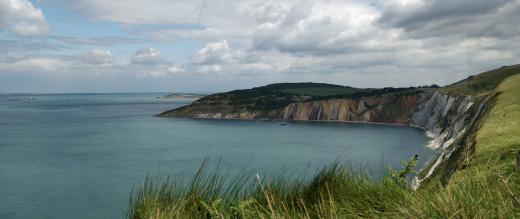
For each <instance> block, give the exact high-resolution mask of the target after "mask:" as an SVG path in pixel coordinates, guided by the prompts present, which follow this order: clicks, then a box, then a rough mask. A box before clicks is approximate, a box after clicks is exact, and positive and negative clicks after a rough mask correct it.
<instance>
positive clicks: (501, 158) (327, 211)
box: [128, 67, 520, 218]
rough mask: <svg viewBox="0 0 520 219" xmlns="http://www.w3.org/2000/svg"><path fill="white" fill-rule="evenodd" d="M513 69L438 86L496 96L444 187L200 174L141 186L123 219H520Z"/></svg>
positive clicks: (519, 100)
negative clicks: (471, 151) (470, 154)
mask: <svg viewBox="0 0 520 219" xmlns="http://www.w3.org/2000/svg"><path fill="white" fill-rule="evenodd" d="M515 68H516V67H515ZM513 71H515V72H518V68H517V69H516V70H515V69H513V70H510V69H502V71H494V73H488V74H486V73H484V76H485V77H487V78H488V79H491V81H492V82H490V83H482V78H481V77H477V79H474V78H473V79H471V80H468V81H466V82H467V83H457V84H454V85H451V86H448V87H447V88H443V89H444V90H443V91H444V92H448V93H452V92H460V93H466V94H467V93H473V94H475V93H477V94H478V95H483V94H489V93H491V92H494V91H498V92H500V95H499V96H498V97H497V101H496V104H495V106H494V107H493V108H492V109H491V111H490V113H489V114H488V115H487V116H486V118H485V120H484V122H483V126H482V128H481V129H480V130H479V132H478V134H477V137H476V141H477V144H476V155H475V158H474V159H473V160H471V162H470V165H469V166H468V167H467V168H466V169H463V170H459V171H457V172H456V173H455V174H454V176H453V177H452V179H451V181H450V183H449V184H448V186H446V187H442V186H440V185H437V184H435V182H430V183H432V185H430V186H428V187H425V188H423V189H420V190H419V191H416V192H414V191H411V190H409V189H407V188H402V187H401V186H400V185H399V184H395V183H393V182H392V181H391V180H386V181H384V182H380V181H376V182H374V181H370V180H367V179H366V178H364V177H360V176H358V175H356V174H352V173H351V172H350V171H348V169H347V168H345V167H341V166H335V165H332V166H330V167H328V168H325V169H324V170H323V171H321V172H319V173H317V174H316V176H315V177H314V178H313V180H312V181H311V182H307V181H300V180H292V179H290V178H287V177H284V176H280V177H278V178H275V179H272V180H262V181H258V180H255V179H254V178H253V177H251V176H249V177H245V176H241V177H237V178H234V181H233V182H231V183H229V185H228V186H224V184H223V181H224V180H225V179H228V180H229V179H230V178H226V177H221V176H219V174H218V173H216V174H214V175H212V174H210V175H208V176H207V177H204V176H203V174H201V175H199V176H197V177H196V178H195V179H194V180H193V181H192V183H191V184H187V185H181V184H177V182H173V181H169V182H164V183H152V182H150V181H148V182H147V183H146V184H145V186H144V187H143V188H141V189H139V190H138V191H137V194H136V195H135V196H134V197H135V199H134V200H133V201H132V203H131V206H130V208H129V215H128V216H129V218H353V217H368V218H374V217H391V218H490V217H491V218H520V171H518V170H515V168H514V156H515V155H516V153H518V150H520V135H519V130H520V95H519V94H520V75H516V76H511V75H513V74H512V72H513ZM503 72H505V73H503ZM502 73H503V74H502ZM508 76H511V77H508ZM502 81H503V82H502ZM500 82H502V83H500ZM482 84H487V85H485V86H480V85H482ZM495 84H496V85H498V84H500V85H499V86H498V87H497V86H496V85H495ZM492 86H493V89H492V90H491V89H489V88H490V87H492ZM387 179H388V178H387ZM246 185H251V187H246Z"/></svg>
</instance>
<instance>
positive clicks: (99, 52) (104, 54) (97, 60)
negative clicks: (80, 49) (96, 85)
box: [79, 49, 114, 66]
mask: <svg viewBox="0 0 520 219" xmlns="http://www.w3.org/2000/svg"><path fill="white" fill-rule="evenodd" d="M79 59H80V61H81V62H83V63H87V64H89V65H94V66H110V65H111V64H112V63H113V62H114V57H112V54H111V53H110V51H108V50H105V49H93V50H90V51H88V52H85V53H83V54H82V55H81V56H80V57H79Z"/></svg>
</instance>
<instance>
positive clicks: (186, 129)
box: [0, 93, 434, 219]
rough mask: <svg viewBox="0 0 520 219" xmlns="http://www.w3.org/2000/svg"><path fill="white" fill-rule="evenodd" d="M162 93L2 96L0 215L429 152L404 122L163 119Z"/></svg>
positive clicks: (359, 166) (356, 166)
mask: <svg viewBox="0 0 520 219" xmlns="http://www.w3.org/2000/svg"><path fill="white" fill-rule="evenodd" d="M165 95H166V94H165V93H120V94H0V218H6V219H8V218H16V219H18V218H20V219H22V218H23V219H26V218H53V219H54V218H56V219H61V218H64V219H65V218H67V219H69V218H125V215H126V211H127V209H128V206H129V200H130V197H131V194H132V191H134V194H135V191H136V190H137V189H138V188H139V187H140V186H142V184H143V182H144V181H145V179H146V178H147V177H148V178H151V179H155V180H158V181H160V180H162V179H164V178H165V177H166V176H171V177H172V179H175V180H177V179H179V180H181V179H182V180H188V181H189V179H191V177H192V176H193V175H194V174H195V172H196V171H197V170H198V169H199V167H200V166H201V164H202V163H203V162H205V161H206V162H207V166H208V167H209V169H211V168H217V167H218V169H219V170H220V171H221V172H222V173H223V174H226V175H227V176H229V177H232V176H234V175H240V174H242V175H243V174H246V175H247V174H251V175H255V176H256V175H257V174H258V175H259V176H260V177H262V178H269V177H273V176H276V175H279V174H286V175H287V177H295V178H299V179H307V178H310V177H312V175H313V174H315V173H316V171H318V170H319V169H321V168H323V167H325V166H327V165H330V164H332V163H335V162H336V163H337V162H339V163H342V164H344V165H348V166H349V167H351V168H352V169H353V170H356V171H360V172H363V173H367V174H368V175H371V176H374V177H375V178H377V177H380V176H382V175H384V173H385V172H386V170H387V169H388V168H389V167H390V168H394V169H398V168H400V162H399V161H400V160H401V159H404V160H408V159H409V158H410V157H412V156H414V155H415V154H418V155H419V157H420V159H419V166H420V165H423V164H424V163H425V162H426V161H427V160H428V158H429V157H431V155H432V154H433V153H434V152H433V151H432V150H430V149H429V148H428V147H427V144H428V141H429V139H428V137H427V135H426V133H425V131H423V130H421V129H417V128H412V127H406V126H392V125H375V124H359V123H339V122H288V123H287V125H281V122H280V121H244V120H204V119H185V118H163V117H156V116H154V115H156V114H158V113H160V112H163V111H165V110H169V109H173V108H177V107H180V106H183V105H187V104H190V103H191V102H192V101H194V99H182V98H175V99H168V98H164V97H165Z"/></svg>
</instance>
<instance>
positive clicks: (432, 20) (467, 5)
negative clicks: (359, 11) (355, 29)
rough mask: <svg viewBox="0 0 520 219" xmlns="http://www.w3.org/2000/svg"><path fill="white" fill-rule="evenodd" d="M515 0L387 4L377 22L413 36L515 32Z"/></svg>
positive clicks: (519, 8)
mask: <svg viewBox="0 0 520 219" xmlns="http://www.w3.org/2000/svg"><path fill="white" fill-rule="evenodd" d="M519 21H520V1H518V0H496V1H488V0H459V1H450V0H432V1H418V2H417V3H416V4H411V5H410V4H408V5H406V4H400V3H398V2H397V3H396V2H392V3H389V4H387V5H386V7H385V10H384V13H383V14H382V16H381V17H380V19H379V21H378V23H379V24H381V25H383V26H385V27H393V28H401V29H403V30H404V31H406V32H407V33H408V34H409V35H410V36H412V37H416V38H426V37H440V36H449V35H463V36H465V37H482V36H492V37H500V38H503V37H506V38H510V37H513V36H517V35H518V34H519V33H520V28H519V27H518V25H516V24H517V23H518V22H519Z"/></svg>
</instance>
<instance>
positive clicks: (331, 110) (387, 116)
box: [281, 95, 420, 124]
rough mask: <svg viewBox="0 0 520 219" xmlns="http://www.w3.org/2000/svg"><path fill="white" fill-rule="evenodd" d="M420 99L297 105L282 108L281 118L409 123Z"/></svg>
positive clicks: (313, 102) (371, 98)
mask: <svg viewBox="0 0 520 219" xmlns="http://www.w3.org/2000/svg"><path fill="white" fill-rule="evenodd" d="M419 99H420V97H419V96H418V95H409V96H382V97H366V98H360V99H359V100H352V99H332V100H323V101H312V102H296V103H291V104H289V106H287V107H285V108H284V109H283V117H282V118H281V119H283V120H322V121H356V122H380V123H398V124H408V123H409V121H410V116H411V114H412V112H414V111H415V109H416V107H417V105H418V101H419Z"/></svg>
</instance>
